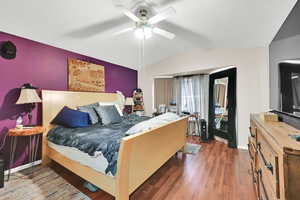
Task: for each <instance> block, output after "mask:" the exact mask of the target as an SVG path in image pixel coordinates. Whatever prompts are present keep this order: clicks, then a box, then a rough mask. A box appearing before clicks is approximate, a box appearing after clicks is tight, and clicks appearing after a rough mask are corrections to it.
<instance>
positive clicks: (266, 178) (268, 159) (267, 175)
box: [257, 129, 280, 199]
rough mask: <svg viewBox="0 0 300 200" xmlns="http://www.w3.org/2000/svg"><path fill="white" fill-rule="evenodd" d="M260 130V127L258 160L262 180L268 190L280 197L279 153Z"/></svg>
mask: <svg viewBox="0 0 300 200" xmlns="http://www.w3.org/2000/svg"><path fill="white" fill-rule="evenodd" d="M260 131H261V130H260V129H258V130H257V132H258V134H257V155H258V161H257V162H258V166H259V167H258V168H259V169H260V173H261V180H262V181H261V182H263V183H265V186H266V188H267V191H268V190H270V192H271V193H272V194H273V193H275V194H276V195H275V196H276V197H277V198H278V199H279V198H280V189H279V174H278V155H277V153H276V152H275V151H274V150H273V149H272V147H271V146H270V144H269V143H268V142H267V141H266V140H265V138H264V137H263V135H262V134H261V132H260ZM266 184H267V185H266Z"/></svg>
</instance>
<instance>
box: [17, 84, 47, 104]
mask: <svg viewBox="0 0 300 200" xmlns="http://www.w3.org/2000/svg"><path fill="white" fill-rule="evenodd" d="M39 102H42V100H41V98H40V97H39V95H38V94H37V92H36V90H35V89H31V88H22V89H21V93H20V96H19V99H18V101H17V102H16V104H26V103H39Z"/></svg>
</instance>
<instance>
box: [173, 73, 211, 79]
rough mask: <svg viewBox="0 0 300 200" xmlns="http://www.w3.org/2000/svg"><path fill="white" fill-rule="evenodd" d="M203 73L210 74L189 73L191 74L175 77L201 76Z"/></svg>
mask: <svg viewBox="0 0 300 200" xmlns="http://www.w3.org/2000/svg"><path fill="white" fill-rule="evenodd" d="M201 75H209V74H189V75H181V76H174V78H180V77H191V76H201Z"/></svg>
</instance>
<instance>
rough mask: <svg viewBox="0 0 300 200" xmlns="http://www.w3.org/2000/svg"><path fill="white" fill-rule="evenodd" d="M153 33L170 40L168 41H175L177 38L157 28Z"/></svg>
mask: <svg viewBox="0 0 300 200" xmlns="http://www.w3.org/2000/svg"><path fill="white" fill-rule="evenodd" d="M153 33H156V34H158V35H161V36H163V37H165V38H168V39H170V40H173V39H174V38H175V37H176V35H175V34H173V33H170V32H169V31H166V30H163V29H160V28H157V27H155V28H153Z"/></svg>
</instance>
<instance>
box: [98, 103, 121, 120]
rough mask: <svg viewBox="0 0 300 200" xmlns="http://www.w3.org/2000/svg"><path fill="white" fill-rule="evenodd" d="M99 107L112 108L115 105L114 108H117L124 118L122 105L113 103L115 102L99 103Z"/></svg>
mask: <svg viewBox="0 0 300 200" xmlns="http://www.w3.org/2000/svg"><path fill="white" fill-rule="evenodd" d="M99 105H100V106H112V105H114V106H116V109H117V110H118V112H119V114H120V116H123V112H122V110H121V108H120V105H119V104H118V102H116V101H113V102H99Z"/></svg>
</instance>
